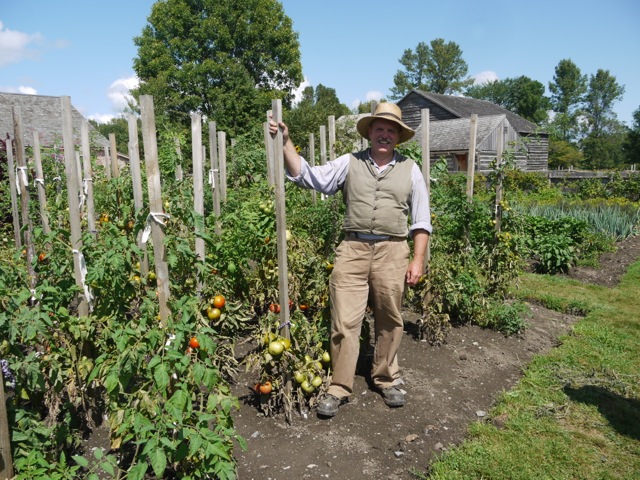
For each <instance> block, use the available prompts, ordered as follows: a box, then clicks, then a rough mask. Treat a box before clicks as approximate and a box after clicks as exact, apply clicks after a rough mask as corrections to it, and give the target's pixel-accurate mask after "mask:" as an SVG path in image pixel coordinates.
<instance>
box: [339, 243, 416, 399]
mask: <svg viewBox="0 0 640 480" xmlns="http://www.w3.org/2000/svg"><path fill="white" fill-rule="evenodd" d="M408 264H409V246H408V244H407V241H406V240H404V239H392V240H387V241H377V242H374V241H367V240H359V239H352V238H345V239H344V240H343V241H342V242H341V243H340V245H338V248H337V250H336V260H335V263H334V269H333V272H332V273H331V280H330V282H329V291H330V295H331V317H332V322H331V363H332V367H333V376H332V380H331V385H330V386H329V390H328V393H330V394H332V395H335V396H336V397H338V398H341V399H342V398H345V397H348V396H349V395H351V393H353V381H354V376H355V373H356V363H357V361H358V353H359V350H360V341H359V337H360V329H361V327H362V321H363V319H364V313H365V309H366V307H367V302H369V305H370V306H371V308H372V309H373V316H374V319H375V352H374V356H373V365H372V369H371V377H372V379H373V382H374V385H375V386H376V387H378V388H381V389H383V388H387V387H389V386H391V385H392V384H393V382H394V381H395V380H397V379H398V378H399V377H400V369H399V367H398V348H399V347H400V341H401V339H402V334H403V321H402V317H401V315H400V309H401V306H402V297H403V293H404V286H405V276H406V272H407V266H408Z"/></svg>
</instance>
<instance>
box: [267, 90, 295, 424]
mask: <svg viewBox="0 0 640 480" xmlns="http://www.w3.org/2000/svg"><path fill="white" fill-rule="evenodd" d="M271 110H272V111H273V118H274V120H275V121H276V123H278V124H279V123H280V122H281V121H282V100H279V99H278V100H273V101H272V103H271ZM273 151H274V154H275V159H274V160H275V162H274V165H275V181H276V189H275V190H276V230H277V231H276V237H277V242H278V243H277V250H278V293H279V302H280V306H281V307H280V335H282V336H283V337H284V338H287V339H289V338H291V337H290V331H289V284H288V276H287V274H288V266H287V217H286V208H285V207H286V201H285V190H284V183H285V177H284V153H283V145H282V130H281V129H280V128H278V133H277V135H276V138H275V139H274V148H273ZM284 398H285V399H287V400H285V407H284V409H285V418H286V419H287V421H288V422H289V423H291V409H292V407H291V402H290V401H289V400H288V399H290V398H291V376H290V375H289V374H288V373H287V374H286V375H285V395H284Z"/></svg>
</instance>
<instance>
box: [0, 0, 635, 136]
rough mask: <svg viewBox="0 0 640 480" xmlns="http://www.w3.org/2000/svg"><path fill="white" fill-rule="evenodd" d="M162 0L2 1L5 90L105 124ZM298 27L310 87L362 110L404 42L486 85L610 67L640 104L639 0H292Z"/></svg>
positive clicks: (387, 82) (1, 79)
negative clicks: (425, 47) (461, 63)
mask: <svg viewBox="0 0 640 480" xmlns="http://www.w3.org/2000/svg"><path fill="white" fill-rule="evenodd" d="M153 3H155V1H154V0H110V1H108V2H105V1H99V0H98V1H97V0H93V1H88V0H56V1H52V0H0V92H7V93H25V94H37V95H51V96H69V97H70V98H71V103H72V104H73V106H74V107H75V108H76V109H77V110H79V111H80V113H82V114H83V115H84V116H85V117H87V118H90V119H93V120H97V121H101V122H106V121H109V120H110V119H111V118H113V117H114V116H118V114H119V113H121V112H122V111H123V108H124V107H125V106H126V103H125V100H124V98H125V96H126V94H127V92H128V90H129V89H130V88H132V87H133V86H135V85H136V84H137V79H136V76H135V73H134V71H133V59H134V58H135V57H136V56H137V49H136V47H135V45H134V43H133V38H134V37H136V36H139V35H140V34H141V32H142V29H143V27H144V26H145V25H146V23H147V18H148V16H149V14H150V13H151V7H152V5H153ZM281 3H282V5H283V7H284V11H285V14H286V15H287V16H289V17H290V18H291V19H292V21H293V29H294V30H295V31H296V32H297V33H298V35H299V42H300V51H301V55H302V58H301V60H302V68H303V74H304V76H305V83H304V84H303V85H302V87H304V86H306V85H312V86H314V87H317V86H318V85H320V84H321V85H323V86H325V87H328V88H333V89H335V91H336V94H337V96H338V98H339V99H340V101H341V102H342V103H344V104H346V105H347V106H349V107H351V108H353V107H355V106H357V104H358V103H360V102H367V101H369V100H379V99H380V98H387V97H388V96H389V95H390V89H391V88H392V87H393V77H394V75H395V74H396V73H397V72H398V70H400V69H401V65H400V63H399V59H400V58H401V57H402V54H403V53H404V51H405V50H407V49H411V50H415V49H416V47H417V45H418V44H419V43H426V44H430V42H431V41H432V40H434V39H436V38H442V39H444V40H445V42H455V43H456V44H458V46H459V47H460V49H461V51H462V58H463V59H464V60H465V61H466V62H467V64H468V67H469V70H468V74H469V76H471V77H473V78H474V79H475V80H476V83H482V82H484V81H487V80H495V79H499V80H504V79H505V78H515V77H519V76H521V75H524V76H527V77H529V78H531V79H532V80H537V81H539V82H541V83H542V84H543V85H544V86H545V89H546V94H547V95H549V82H551V81H553V76H554V74H555V67H556V66H557V65H558V63H559V62H560V60H563V59H571V60H572V61H573V63H575V64H576V65H577V66H578V68H580V70H581V71H582V73H583V74H587V75H589V76H590V75H595V74H596V72H597V71H598V69H603V70H608V71H609V73H610V74H611V75H613V76H614V77H615V78H616V80H617V82H618V84H619V85H623V86H624V88H625V93H624V96H623V99H622V100H621V101H619V102H616V103H615V104H614V107H613V110H614V112H615V113H616V114H617V116H618V119H619V120H621V121H623V122H625V123H626V124H627V125H628V126H632V125H633V112H634V111H635V110H637V109H638V108H639V107H640V53H639V52H640V27H639V24H640V2H638V1H637V0H607V1H602V0H581V1H579V2H576V1H573V0H536V1H535V2H520V1H514V0H485V1H483V2H480V1H478V0H438V1H434V0H401V1H395V2H393V1H389V0H384V1H382V0H368V1H367V0H324V1H323V2H314V1H305V0H282V1H281Z"/></svg>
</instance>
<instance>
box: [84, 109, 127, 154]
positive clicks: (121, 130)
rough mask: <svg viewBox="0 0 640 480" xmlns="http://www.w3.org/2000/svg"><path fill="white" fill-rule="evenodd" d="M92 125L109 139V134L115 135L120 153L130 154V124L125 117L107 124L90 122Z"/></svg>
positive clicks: (117, 118)
mask: <svg viewBox="0 0 640 480" xmlns="http://www.w3.org/2000/svg"><path fill="white" fill-rule="evenodd" d="M89 122H90V123H91V124H93V126H94V127H95V128H96V130H98V132H100V134H102V136H104V137H105V138H109V134H111V133H113V134H114V135H115V137H116V149H117V150H118V152H120V153H124V154H125V155H128V152H129V124H128V122H127V119H126V118H124V117H116V118H112V119H111V120H110V121H109V122H107V123H98V122H95V121H93V120H89Z"/></svg>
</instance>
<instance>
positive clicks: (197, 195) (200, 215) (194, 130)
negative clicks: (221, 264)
mask: <svg viewBox="0 0 640 480" xmlns="http://www.w3.org/2000/svg"><path fill="white" fill-rule="evenodd" d="M202 148H203V147H202V117H201V116H200V114H198V113H192V114H191V155H192V160H193V209H194V211H195V214H196V219H195V236H196V256H197V257H198V260H200V261H201V262H204V239H203V238H202V235H203V234H204V174H203V158H204V155H203V151H202ZM203 286H204V283H203V281H202V278H201V277H200V276H198V284H197V287H196V291H197V292H198V294H200V293H202V289H203Z"/></svg>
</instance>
